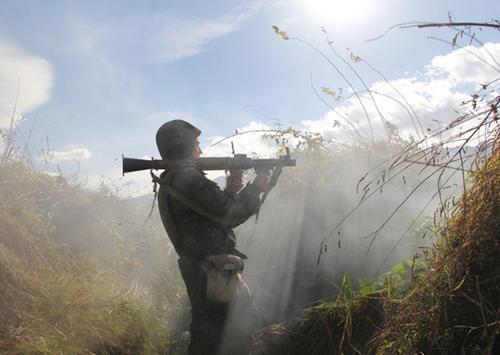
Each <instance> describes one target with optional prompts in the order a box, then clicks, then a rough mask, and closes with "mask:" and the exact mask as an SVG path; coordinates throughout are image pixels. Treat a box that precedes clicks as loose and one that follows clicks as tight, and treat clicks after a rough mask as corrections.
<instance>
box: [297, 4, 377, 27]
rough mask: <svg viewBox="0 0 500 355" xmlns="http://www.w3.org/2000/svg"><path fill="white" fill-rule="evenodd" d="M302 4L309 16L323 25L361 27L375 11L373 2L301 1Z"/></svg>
mask: <svg viewBox="0 0 500 355" xmlns="http://www.w3.org/2000/svg"><path fill="white" fill-rule="evenodd" d="M301 4H302V7H303V9H304V10H305V12H306V14H307V16H308V17H310V19H311V20H312V21H316V22H319V23H320V24H321V25H328V24H329V23H331V22H333V24H336V25H343V26H345V25H348V24H353V25H354V24H357V25H359V21H360V20H363V21H366V20H367V19H368V18H369V14H370V11H372V10H373V8H372V4H373V1H372V0H301Z"/></svg>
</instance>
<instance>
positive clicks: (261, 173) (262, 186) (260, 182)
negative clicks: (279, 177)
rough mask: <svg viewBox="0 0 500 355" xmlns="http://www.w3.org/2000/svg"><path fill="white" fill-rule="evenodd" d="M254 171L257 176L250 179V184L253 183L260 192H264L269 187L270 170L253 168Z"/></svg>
mask: <svg viewBox="0 0 500 355" xmlns="http://www.w3.org/2000/svg"><path fill="white" fill-rule="evenodd" d="M255 173H256V174H257V176H256V177H255V179H254V180H253V181H252V184H254V185H255V186H256V187H257V188H258V189H259V191H260V192H265V191H267V190H268V189H269V182H270V179H271V178H270V176H271V171H270V170H255Z"/></svg>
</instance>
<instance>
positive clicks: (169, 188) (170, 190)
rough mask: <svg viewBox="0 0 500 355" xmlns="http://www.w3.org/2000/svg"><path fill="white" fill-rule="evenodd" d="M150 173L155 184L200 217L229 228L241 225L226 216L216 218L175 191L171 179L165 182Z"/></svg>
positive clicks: (236, 220) (168, 178)
mask: <svg viewBox="0 0 500 355" xmlns="http://www.w3.org/2000/svg"><path fill="white" fill-rule="evenodd" d="M150 173H151V178H152V179H153V182H155V183H157V184H159V185H160V186H161V187H162V188H163V189H165V191H166V192H167V193H168V194H169V195H170V196H172V197H173V198H175V199H176V200H177V201H179V202H180V203H182V204H183V205H184V206H186V207H188V208H189V209H190V210H192V211H194V212H196V213H198V214H199V215H200V216H202V217H205V218H206V219H209V220H211V221H212V222H216V223H219V224H222V225H224V226H228V227H232V226H234V225H237V224H239V222H240V220H238V219H234V218H230V217H228V216H226V217H224V218H221V217H219V216H216V215H215V214H213V213H211V212H210V211H207V210H206V209H205V208H203V207H202V206H200V205H199V204H197V203H196V202H194V201H193V200H191V199H190V198H188V197H186V196H184V195H183V194H181V193H180V192H179V191H177V190H175V189H174V188H173V187H172V186H171V184H170V180H171V177H167V179H165V180H163V179H160V178H159V177H158V176H156V175H155V174H154V173H153V171H151V172H150ZM167 175H168V174H167ZM169 214H170V212H169ZM169 218H170V219H172V221H173V218H172V216H171V215H170V216H169ZM170 224H174V223H170Z"/></svg>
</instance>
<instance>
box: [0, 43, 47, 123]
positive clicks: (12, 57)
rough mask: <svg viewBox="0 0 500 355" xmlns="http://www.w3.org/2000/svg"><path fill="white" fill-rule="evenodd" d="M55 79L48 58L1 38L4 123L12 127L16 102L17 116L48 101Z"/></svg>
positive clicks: (1, 111) (0, 93)
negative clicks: (33, 53) (28, 51)
mask: <svg viewBox="0 0 500 355" xmlns="http://www.w3.org/2000/svg"><path fill="white" fill-rule="evenodd" d="M53 83H54V76H53V72H52V66H51V65H50V63H49V62H48V61H47V60H45V59H43V58H41V57H38V56H34V55H32V54H29V53H27V52H25V51H24V50H23V49H21V48H19V47H17V46H15V45H14V44H11V43H9V42H7V41H5V40H3V39H0V127H9V125H10V121H11V117H12V112H13V109H14V105H16V114H17V115H16V116H15V119H16V120H17V119H19V117H20V116H22V115H25V114H26V113H28V112H30V111H32V110H33V109H35V108H36V107H38V106H40V105H42V104H44V103H46V102H47V101H48V100H49V99H50V95H51V91H52V87H53ZM18 88H19V93H18ZM16 96H17V104H16Z"/></svg>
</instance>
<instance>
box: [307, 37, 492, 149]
mask: <svg viewBox="0 0 500 355" xmlns="http://www.w3.org/2000/svg"><path fill="white" fill-rule="evenodd" d="M478 57H480V58H482V59H483V60H484V61H486V63H485V62H484V61H483V60H479V59H478ZM492 58H497V59H498V60H500V43H487V44H486V45H485V46H484V47H481V48H475V47H466V48H462V49H457V50H454V51H452V52H450V53H448V54H446V55H440V56H436V57H435V58H433V59H432V61H431V63H430V64H429V65H428V66H427V67H426V70H425V72H424V73H423V74H422V75H420V76H418V77H411V78H402V79H397V80H392V81H390V82H389V83H387V82H375V83H373V84H372V85H371V86H370V90H371V91H372V93H373V96H374V98H375V100H376V103H377V105H378V107H379V108H380V111H381V112H382V115H383V117H384V119H385V120H387V121H388V122H390V123H392V124H396V125H397V127H398V129H399V132H400V133H401V134H402V135H403V136H404V137H408V136H409V135H413V136H417V130H418V131H419V132H420V133H422V134H424V133H427V129H431V131H435V130H437V129H440V128H444V127H445V126H446V125H447V124H448V123H450V122H451V121H452V120H453V119H455V118H457V116H458V115H459V114H458V113H457V110H458V111H460V110H461V109H462V108H460V105H461V103H462V102H464V101H467V100H469V99H470V98H471V96H470V95H471V94H472V93H474V92H471V91H470V90H471V86H476V87H478V86H479V85H480V84H483V83H487V82H491V81H493V80H495V79H497V78H498V77H500V72H498V71H497V70H495V69H494V68H493V67H495V66H496V63H495V60H493V59H492ZM498 70H499V71H500V68H498ZM464 84H468V85H464ZM470 84H472V85H470ZM395 89H397V91H396V90H395ZM490 89H492V88H490ZM398 91H399V93H398ZM400 94H402V95H403V96H404V98H403V97H401V95H400ZM360 96H361V99H362V102H363V103H364V105H365V108H366V110H367V112H368V115H369V118H370V120H371V124H372V127H373V131H374V135H375V137H382V136H383V135H384V134H385V133H384V132H385V131H384V127H383V124H382V119H381V117H380V115H379V113H378V111H377V110H376V107H375V105H374V104H373V103H372V100H371V98H370V96H369V95H368V94H367V93H361V94H360ZM326 99H328V98H326ZM465 109H470V107H465ZM336 110H337V112H340V113H341V114H342V115H343V116H344V117H345V118H347V120H348V121H349V122H351V123H352V124H354V125H355V126H356V128H357V129H358V131H359V132H360V134H361V135H363V137H364V138H369V136H370V133H369V132H370V129H369V124H368V120H367V119H366V115H365V113H364V111H363V108H362V106H361V105H360V103H359V100H358V99H357V98H356V97H354V96H353V97H350V98H348V99H347V100H345V101H343V102H342V103H341V104H339V105H338V106H337V107H336ZM415 115H416V116H417V117H418V119H419V121H420V124H421V126H422V127H420V124H419V123H418V122H417V120H416V118H415ZM335 121H338V122H340V124H341V125H343V126H344V127H350V125H349V124H348V123H347V122H346V119H343V118H341V117H339V115H338V114H337V113H335V112H333V111H329V112H327V113H326V114H325V115H324V116H323V117H321V118H319V119H313V120H304V121H303V122H302V124H303V126H304V128H305V129H306V130H309V131H313V132H319V133H322V134H324V135H325V136H326V137H328V138H337V139H341V140H350V139H352V136H353V135H349V134H347V133H346V132H347V131H346V130H345V129H343V128H342V127H339V126H336V125H335V124H334V122H335ZM471 124H473V122H471ZM415 127H417V128H415ZM422 131H424V132H422ZM450 133H451V132H450ZM441 138H443V137H441Z"/></svg>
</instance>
